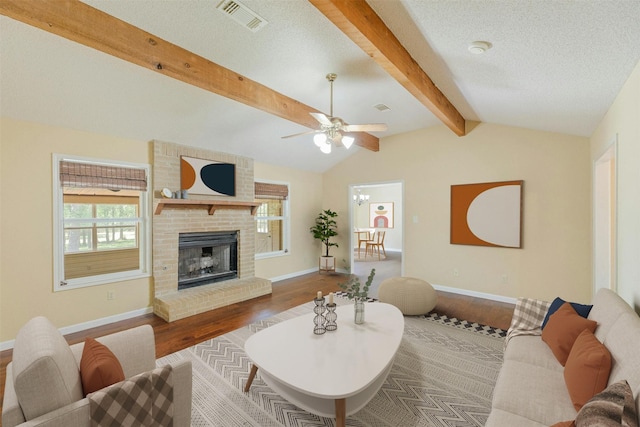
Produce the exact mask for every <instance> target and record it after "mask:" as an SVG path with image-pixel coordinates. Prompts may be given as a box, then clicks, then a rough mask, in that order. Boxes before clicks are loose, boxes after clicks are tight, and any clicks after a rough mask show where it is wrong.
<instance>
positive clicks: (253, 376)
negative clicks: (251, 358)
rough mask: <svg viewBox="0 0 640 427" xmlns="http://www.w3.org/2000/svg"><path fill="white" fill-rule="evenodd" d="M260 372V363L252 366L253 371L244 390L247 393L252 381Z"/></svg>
mask: <svg viewBox="0 0 640 427" xmlns="http://www.w3.org/2000/svg"><path fill="white" fill-rule="evenodd" d="M257 373H258V365H253V366H252V367H251V372H249V379H248V380H247V385H245V386H244V392H245V393H247V392H248V391H249V387H251V383H252V382H253V379H254V378H255V377H256V374H257Z"/></svg>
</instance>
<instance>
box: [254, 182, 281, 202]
mask: <svg viewBox="0 0 640 427" xmlns="http://www.w3.org/2000/svg"><path fill="white" fill-rule="evenodd" d="M254 187H255V194H256V199H278V200H286V199H287V197H289V187H288V186H286V185H283V184H270V183H266V182H255V183H254Z"/></svg>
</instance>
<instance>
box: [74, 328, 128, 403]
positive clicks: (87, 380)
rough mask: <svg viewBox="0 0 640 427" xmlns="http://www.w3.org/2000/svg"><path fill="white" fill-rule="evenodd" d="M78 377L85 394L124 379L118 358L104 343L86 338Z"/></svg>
mask: <svg viewBox="0 0 640 427" xmlns="http://www.w3.org/2000/svg"><path fill="white" fill-rule="evenodd" d="M80 377H81V378H82V389H83V391H84V394H85V396H86V395H87V394H89V393H93V392H94V391H98V390H100V389H102V388H104V387H107V386H110V385H112V384H115V383H117V382H120V381H123V380H124V372H123V371H122V365H120V362H119V361H118V358H117V357H116V356H115V355H114V354H113V353H112V352H111V350H109V348H108V347H107V346H105V345H104V344H100V343H99V342H98V341H96V340H94V339H93V338H87V339H86V340H85V343H84V349H83V350H82V359H80Z"/></svg>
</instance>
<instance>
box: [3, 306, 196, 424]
mask: <svg viewBox="0 0 640 427" xmlns="http://www.w3.org/2000/svg"><path fill="white" fill-rule="evenodd" d="M97 341H98V342H99V343H101V344H104V345H105V346H106V347H107V348H108V349H109V350H110V351H111V352H112V353H113V354H114V355H115V356H116V357H117V359H118V361H119V362H120V364H121V366H122V371H123V372H124V378H125V379H131V378H132V377H135V376H138V375H139V374H143V375H144V374H145V373H147V372H151V371H153V370H154V369H155V368H156V359H155V339H154V334H153V329H152V328H151V326H149V325H145V326H139V327H137V328H132V329H129V330H126V331H122V332H118V333H115V334H111V335H107V336H104V337H101V338H98V339H97ZM83 348H84V343H80V344H75V345H72V346H69V345H68V344H67V342H66V341H65V339H64V337H62V335H61V334H60V332H59V331H58V330H57V329H56V328H55V326H54V325H53V324H52V323H51V322H50V321H48V320H47V319H46V318H44V317H36V318H34V319H32V320H30V321H29V322H28V323H27V324H26V325H25V326H24V327H23V328H22V329H21V330H20V332H19V333H18V336H17V337H16V340H15V344H14V350H13V361H12V362H11V363H9V365H8V366H7V376H6V382H5V388H4V401H3V404H2V425H3V426H4V427H14V426H25V427H27V426H59V427H76V426H83V427H84V426H87V427H88V426H90V425H91V420H90V401H89V399H88V398H87V397H84V393H83V388H82V380H81V374H80V360H81V358H82V353H83ZM171 370H172V373H171V375H172V383H173V425H174V426H175V427H187V426H189V425H190V424H191V394H192V391H191V390H192V387H191V385H192V376H191V362H190V361H183V362H180V363H176V364H175V365H173V366H172V367H171ZM113 387H117V384H116V385H114V386H113Z"/></svg>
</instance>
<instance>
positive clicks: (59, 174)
mask: <svg viewBox="0 0 640 427" xmlns="http://www.w3.org/2000/svg"><path fill="white" fill-rule="evenodd" d="M148 175H149V167H148V165H131V164H123V163H112V162H110V163H108V162H99V161H88V160H86V159H72V158H69V157H61V156H55V158H54V197H55V202H54V224H55V227H54V230H55V231H54V245H55V249H54V266H55V267H54V270H55V272H54V273H55V282H54V290H64V289H72V288H78V287H84V286H91V285H97V284H103V283H108V282H114V281H120V280H129V279H134V278H137V277H147V276H149V265H150V261H149V253H150V251H149V247H150V245H149V242H148V239H149V234H150V233H149V223H150V221H149V219H148V218H149V213H148V206H149V204H148V203H147V197H148V194H147V177H148Z"/></svg>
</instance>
